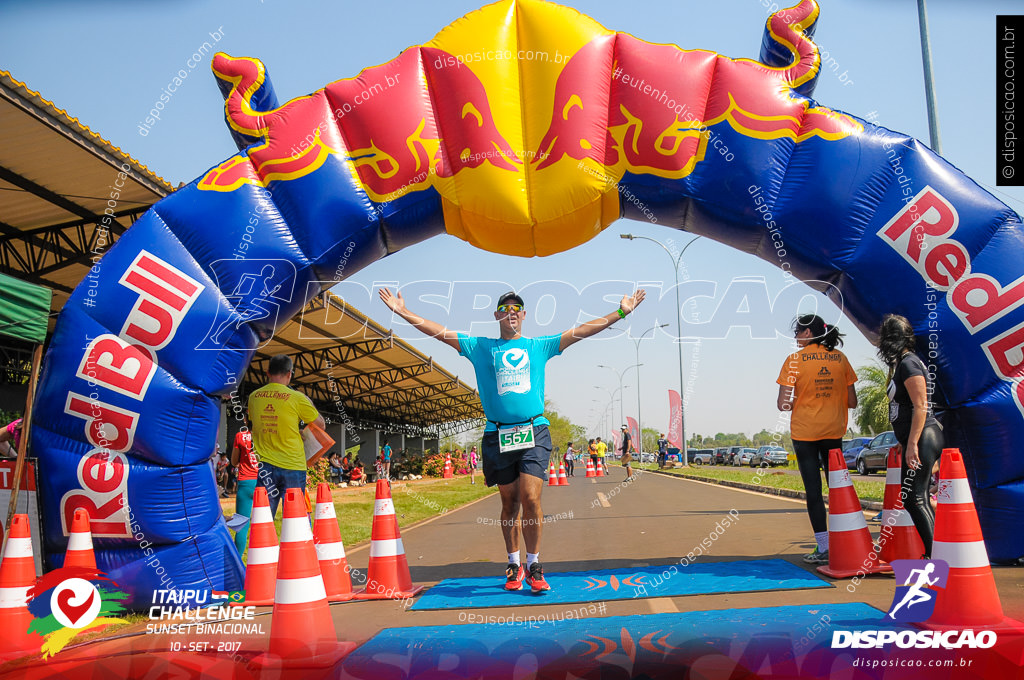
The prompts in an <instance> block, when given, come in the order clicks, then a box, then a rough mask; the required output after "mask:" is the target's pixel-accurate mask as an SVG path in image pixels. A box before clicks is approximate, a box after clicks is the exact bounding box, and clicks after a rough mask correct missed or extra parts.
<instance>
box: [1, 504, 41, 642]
mask: <svg viewBox="0 0 1024 680" xmlns="http://www.w3.org/2000/svg"><path fill="white" fill-rule="evenodd" d="M35 582H36V563H35V559H34V558H33V556H32V535H31V533H30V531H29V524H28V515H15V516H14V519H13V520H12V521H11V530H10V534H9V535H8V536H7V543H6V544H5V545H4V555H3V562H2V563H0V627H2V629H3V631H4V634H3V635H0V660H3V661H6V660H8V659H14V658H17V657H19V656H25V655H26V654H31V653H32V652H38V651H39V650H40V648H41V647H42V644H43V638H42V636H41V635H39V634H38V633H31V634H30V633H29V632H28V627H29V625H30V624H31V623H32V620H33V618H34V617H33V616H32V614H31V613H30V612H29V610H28V591H29V590H30V589H31V588H32V586H33V585H35Z"/></svg>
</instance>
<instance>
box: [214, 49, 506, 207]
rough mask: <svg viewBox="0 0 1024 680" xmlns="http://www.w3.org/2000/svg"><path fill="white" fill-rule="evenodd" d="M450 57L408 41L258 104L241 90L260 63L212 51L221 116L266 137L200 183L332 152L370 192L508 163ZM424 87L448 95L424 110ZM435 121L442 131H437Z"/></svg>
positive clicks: (254, 81) (251, 89) (298, 165)
mask: <svg viewBox="0 0 1024 680" xmlns="http://www.w3.org/2000/svg"><path fill="white" fill-rule="evenodd" d="M421 53H422V55H421ZM449 60H453V63H457V62H454V57H452V55H449V54H447V53H446V52H443V51H442V50H437V49H434V48H426V47H424V48H421V49H419V50H417V49H409V50H406V51H405V52H404V53H403V54H402V55H401V56H400V57H399V58H398V59H396V60H394V61H392V62H389V63H388V64H384V65H382V66H378V67H374V68H370V69H366V70H365V71H364V72H363V74H362V75H361V76H360V77H359V78H357V79H350V80H340V81H337V82H335V83H331V84H330V85H328V86H327V87H325V88H324V89H323V90H319V91H317V92H316V93H314V94H312V95H309V96H307V97H300V98H298V99H294V100H292V101H290V102H288V103H287V104H285V105H284V106H282V107H280V108H278V109H275V110H273V111H267V112H258V111H254V110H253V109H252V108H251V106H250V103H249V99H250V98H251V96H252V94H253V93H255V92H256V90H258V89H259V88H260V87H261V86H262V85H263V83H264V81H265V79H266V71H265V69H264V67H263V64H262V63H260V62H259V61H257V60H255V59H248V58H232V57H228V56H227V55H225V54H218V55H217V57H216V58H215V59H214V65H213V68H214V72H215V73H216V75H217V77H219V78H221V79H222V80H226V81H230V82H232V83H234V87H233V88H232V90H231V92H230V94H229V95H228V97H227V100H226V102H225V111H226V114H227V119H228V122H229V124H230V125H231V127H232V128H233V129H234V130H236V131H238V132H241V133H243V134H245V135H249V136H253V137H262V138H263V139H264V140H265V141H264V143H263V144H261V145H259V146H256V147H254V148H252V149H250V150H249V152H248V159H247V158H246V157H245V156H244V155H239V156H235V157H233V158H231V159H229V160H228V161H225V162H224V163H222V164H221V165H219V166H217V167H216V168H214V169H213V170H211V171H210V172H209V173H207V174H206V176H205V177H203V179H202V180H201V181H200V183H199V187H200V188H201V189H210V190H215V191H233V190H234V189H237V188H239V187H240V186H242V184H245V183H251V184H262V185H266V184H268V183H269V182H271V181H274V180H292V179H298V178H300V177H305V176H306V175H308V174H310V173H312V172H314V171H316V170H317V169H318V168H320V167H321V166H322V165H323V164H324V162H326V160H327V159H328V158H329V157H331V156H332V155H335V156H336V157H338V159H339V160H342V161H344V162H346V163H349V164H350V165H351V167H352V168H353V169H354V170H355V174H356V176H357V177H358V179H359V181H360V184H361V185H362V186H363V188H364V189H365V190H366V192H367V194H368V195H369V196H370V197H371V198H372V199H374V200H375V201H377V202H381V201H389V200H393V199H394V198H397V197H398V196H400V195H402V194H404V193H405V192H406V191H411V190H417V189H421V188H425V186H426V185H428V184H434V183H437V180H439V179H446V178H451V177H453V176H454V175H455V174H456V173H458V172H459V171H460V170H463V169H465V168H478V167H480V166H481V165H483V164H484V163H488V164H491V165H493V166H494V167H497V168H501V169H504V170H508V171H512V172H516V171H517V169H518V168H519V166H521V165H522V161H520V160H519V157H520V156H521V155H522V153H521V152H517V151H515V150H514V149H512V147H511V146H510V145H509V143H508V142H507V141H506V140H505V139H504V137H502V135H501V133H500V132H498V129H497V125H496V124H495V122H494V117H493V115H492V114H491V109H490V104H489V102H488V99H487V93H486V91H485V89H484V86H483V83H481V82H480V79H479V78H477V77H476V76H475V75H474V74H473V72H472V71H471V70H470V69H468V68H446V64H447V63H448V61H449ZM430 91H442V92H446V93H450V94H452V95H454V99H446V100H443V101H444V102H445V105H444V106H440V107H436V108H435V110H433V111H424V110H423V107H422V101H423V100H424V98H426V97H428V95H429V92H430ZM439 130H447V131H448V132H447V134H446V135H445V136H444V137H443V138H442V136H441V135H440V134H439ZM435 178H436V179H435Z"/></svg>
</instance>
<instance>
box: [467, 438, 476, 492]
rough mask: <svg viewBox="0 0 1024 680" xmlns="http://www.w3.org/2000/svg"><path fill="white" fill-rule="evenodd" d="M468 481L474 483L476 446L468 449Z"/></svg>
mask: <svg viewBox="0 0 1024 680" xmlns="http://www.w3.org/2000/svg"><path fill="white" fill-rule="evenodd" d="M469 483H470V484H476V446H472V447H470V449H469Z"/></svg>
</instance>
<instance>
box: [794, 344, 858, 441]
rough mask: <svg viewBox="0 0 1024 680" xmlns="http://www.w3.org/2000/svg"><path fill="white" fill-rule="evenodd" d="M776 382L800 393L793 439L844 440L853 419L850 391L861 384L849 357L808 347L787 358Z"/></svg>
mask: <svg viewBox="0 0 1024 680" xmlns="http://www.w3.org/2000/svg"><path fill="white" fill-rule="evenodd" d="M775 382H777V383H778V384H780V385H783V386H785V387H789V386H792V387H794V388H795V389H796V399H795V400H794V401H793V417H792V421H791V422H790V430H791V433H792V437H793V439H799V440H801V441H818V440H820V439H842V438H843V435H844V434H846V425H847V419H848V418H849V415H850V413H849V404H848V403H847V388H848V387H849V386H850V385H853V384H854V383H856V382H857V374H856V373H855V372H854V370H853V367H852V366H850V362H849V361H848V360H847V358H846V355H845V354H843V353H842V352H840V351H838V350H832V351H829V350H827V349H825V348H824V347H822V346H821V345H816V344H815V345H808V346H807V347H804V348H802V349H800V350H799V351H798V352H796V353H794V354H791V355H789V356H788V357H786V361H785V363H783V364H782V370H780V371H779V379H778V380H776V381H775Z"/></svg>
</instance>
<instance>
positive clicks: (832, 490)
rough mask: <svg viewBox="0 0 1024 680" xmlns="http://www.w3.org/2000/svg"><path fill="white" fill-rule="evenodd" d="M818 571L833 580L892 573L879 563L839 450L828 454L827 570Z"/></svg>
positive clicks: (823, 567)
mask: <svg viewBox="0 0 1024 680" xmlns="http://www.w3.org/2000/svg"><path fill="white" fill-rule="evenodd" d="M818 571H820V572H821V573H822V574H825V575H826V576H831V577H832V578H849V577H850V576H857V575H863V574H880V573H883V572H891V571H892V567H890V566H889V565H887V564H885V565H882V564H879V563H878V553H877V552H876V551H875V547H874V545H872V543H871V532H870V531H868V523H867V521H866V520H865V519H864V511H863V510H861V507H860V499H858V498H857V491H856V490H855V489H854V488H853V482H851V481H850V471H849V470H847V469H846V460H845V459H844V458H843V452H842V451H840V450H839V449H832V450H831V451H829V452H828V566H825V565H822V566H820V567H818Z"/></svg>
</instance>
